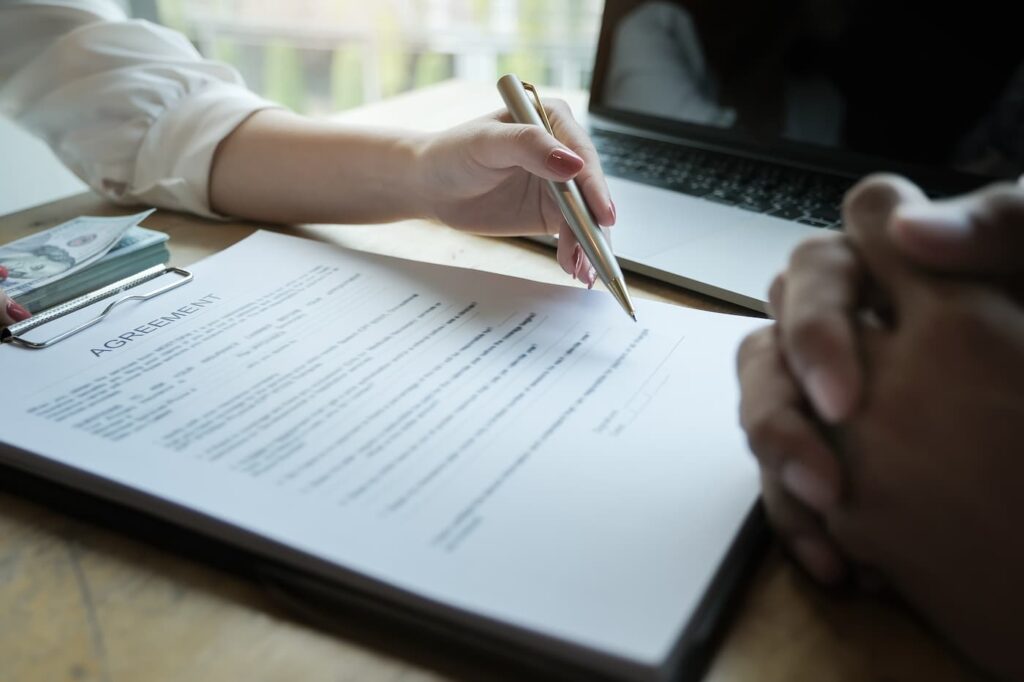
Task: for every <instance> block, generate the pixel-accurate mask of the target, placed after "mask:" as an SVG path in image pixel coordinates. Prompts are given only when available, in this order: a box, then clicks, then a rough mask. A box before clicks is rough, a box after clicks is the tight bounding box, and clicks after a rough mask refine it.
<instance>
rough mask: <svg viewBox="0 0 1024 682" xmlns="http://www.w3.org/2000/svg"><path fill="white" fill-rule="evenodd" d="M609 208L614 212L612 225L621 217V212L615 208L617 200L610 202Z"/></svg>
mask: <svg viewBox="0 0 1024 682" xmlns="http://www.w3.org/2000/svg"><path fill="white" fill-rule="evenodd" d="M608 210H609V211H611V212H612V225H614V224H615V221H617V220H618V219H619V214H618V212H617V211H616V210H615V202H614V201H613V202H611V203H610V204H608Z"/></svg>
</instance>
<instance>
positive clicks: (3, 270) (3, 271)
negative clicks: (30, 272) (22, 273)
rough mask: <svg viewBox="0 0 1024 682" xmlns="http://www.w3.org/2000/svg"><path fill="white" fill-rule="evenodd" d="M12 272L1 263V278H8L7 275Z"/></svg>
mask: <svg viewBox="0 0 1024 682" xmlns="http://www.w3.org/2000/svg"><path fill="white" fill-rule="evenodd" d="M10 274H11V273H10V272H9V271H8V270H7V268H5V267H4V266H2V265H0V280H5V279H7V276H8V275H10Z"/></svg>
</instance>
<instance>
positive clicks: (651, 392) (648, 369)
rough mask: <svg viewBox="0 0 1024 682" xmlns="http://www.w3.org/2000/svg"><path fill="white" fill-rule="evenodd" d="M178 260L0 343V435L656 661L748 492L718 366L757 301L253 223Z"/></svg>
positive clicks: (488, 618)
mask: <svg viewBox="0 0 1024 682" xmlns="http://www.w3.org/2000/svg"><path fill="white" fill-rule="evenodd" d="M193 271H194V274H195V279H194V281H193V282H191V283H189V284H188V285H186V286H183V287H180V288H178V289H176V290H174V291H172V292H170V293H167V294H164V295H162V296H160V297H158V298H154V299H152V300H149V301H146V302H143V303H126V304H124V305H122V306H119V307H118V308H116V309H115V311H114V312H112V313H111V315H110V316H109V317H107V318H106V319H105V320H104V321H103V322H101V323H100V324H98V325H96V326H95V327H92V328H90V329H88V330H87V331H85V332H83V333H81V334H78V335H76V336H74V337H71V338H69V339H68V340H66V341H64V342H61V343H60V344H58V345H56V346H54V347H52V348H50V349H46V350H42V351H29V350H24V349H21V348H17V347H11V346H4V347H0V371H2V372H3V376H4V390H5V393H6V395H5V398H4V408H3V410H2V411H0V441H2V442H3V443H4V446H2V447H0V461H2V462H4V463H6V464H8V465H13V466H18V467H22V468H25V469H28V470H31V471H34V472H37V473H41V474H43V475H46V476H49V477H51V478H60V479H63V480H65V481H73V482H74V483H75V484H76V485H80V486H83V487H87V488H90V489H91V490H92V491H93V492H96V493H99V494H103V495H107V496H110V497H114V498H117V499H119V500H121V501H127V502H128V503H130V504H133V505H135V506H144V507H147V508H149V509H150V510H151V511H154V512H155V513H159V514H162V515H164V516H167V517H169V518H171V519H172V520H175V521H178V522H181V523H185V524H188V525H192V526H197V527H201V528H202V529H203V530H204V531H205V532H209V533H213V534H215V535H218V536H220V537H222V538H223V539H225V540H228V541H231V542H235V543H238V544H242V545H244V546H246V547H247V548H249V549H254V550H256V551H258V552H261V553H264V554H268V555H272V556H276V557H278V558H282V559H284V560H285V561H288V562H290V563H293V564H295V565H297V566H301V567H302V568H304V569H305V570H311V571H314V572H316V573H318V574H321V575H323V576H325V577H328V578H332V579H338V580H340V581H342V582H345V583H347V584H352V585H358V586H359V587H360V588H361V589H364V590H370V591H372V592H376V593H380V594H381V595H388V596H389V598H393V599H399V600H403V599H404V600H407V601H408V602H409V603H415V604H417V605H418V607H419V608H428V609H433V610H436V611H437V612H438V613H443V614H444V616H445V617H447V618H452V619H455V620H461V621H463V622H467V623H472V624H474V627H480V628H483V629H487V628H490V629H492V630H493V631H495V632H501V633H502V636H505V637H509V638H511V639H516V640H521V641H523V642H526V643H529V645H531V646H536V647H539V648H541V649H544V650H547V651H554V652H558V654H559V655H563V656H565V655H569V656H573V657H576V658H577V659H579V660H588V661H595V660H596V661H601V664H602V666H604V667H605V669H608V670H613V671H615V672H616V674H621V675H623V676H625V677H630V678H635V679H655V678H657V677H658V676H659V675H660V674H662V673H663V672H664V666H665V665H666V661H667V660H669V659H670V658H671V655H672V652H673V649H674V647H675V646H677V644H678V640H679V637H680V633H681V632H682V631H683V629H684V627H685V626H686V624H687V622H688V620H689V619H690V618H691V616H692V614H693V611H694V609H695V607H696V605H697V603H698V602H699V601H700V599H701V597H702V595H703V594H704V592H705V590H706V589H707V587H708V584H709V582H710V580H711V578H712V576H713V574H714V572H715V571H716V569H717V567H718V566H719V564H720V563H721V561H722V559H723V557H724V555H725V553H726V551H727V549H728V548H729V546H730V544H731V543H732V541H733V539H734V537H735V535H736V533H737V530H738V529H739V528H740V527H741V525H742V524H743V521H744V519H745V518H746V517H747V515H748V513H749V511H750V509H751V507H752V505H753V503H754V502H755V500H756V498H757V494H758V475H757V468H756V465H755V463H754V460H753V458H752V457H751V456H750V454H749V452H748V451H747V448H746V445H745V440H744V437H743V434H742V432H741V430H740V428H739V426H738V424H737V402H738V388H737V382H736V379H735V371H734V367H733V365H734V356H735V351H736V348H737V345H738V343H739V341H740V339H741V338H742V337H743V336H744V335H745V334H746V333H748V332H749V331H751V330H752V329H754V328H755V327H756V326H757V325H759V324H763V322H762V321H759V320H754V319H748V318H741V317H732V316H725V315H715V314H711V313H705V312H700V311H695V310H687V309H682V308H678V307H675V306H670V305H664V304H657V303H651V302H642V301H641V302H640V303H639V309H638V318H639V323H634V322H633V321H632V320H630V319H629V318H628V317H627V316H626V315H623V313H622V311H621V310H620V309H619V307H618V305H617V304H616V303H615V301H614V299H613V298H612V297H611V296H609V295H607V294H602V293H599V292H588V291H585V290H582V289H577V288H569V287H558V286H551V285H545V284H539V283H535V282H530V281H525V280H519V279H515V278H510V277H502V276H497V275H492V274H486V273H480V272H475V271H469V270H462V269H456V268H448V267H441V266H435V265H429V264H423V263H417V262H409V261H404V260H398V259H390V258H384V257H379V256H374V255H369V254H364V253H358V252H351V251H346V250H343V249H339V248H335V247H332V246H329V245H326V244H323V243H318V242H313V241H309V240H304V239H300V238H296V237H290V236H284V235H280V234H274V233H269V232H259V233H257V234H255V235H253V236H252V237H250V238H249V239H247V240H245V241H243V242H241V243H239V244H237V245H235V246H234V247H232V248H230V249H227V250H226V251H223V252H221V253H219V254H217V255H215V256H213V257H211V258H208V259H207V260H205V261H203V262H202V263H200V264H198V265H197V266H195V267H194V268H193ZM102 305H103V304H99V306H96V307H94V308H91V309H86V310H82V311H79V312H78V313H75V314H74V315H72V316H69V317H68V318H64V319H62V320H61V321H60V322H54V323H51V325H48V326H47V327H43V328H40V329H38V330H35V331H33V332H32V333H31V334H30V338H33V337H32V336H31V335H32V334H34V335H36V336H37V337H38V338H42V337H46V336H50V335H52V334H54V333H56V332H59V331H61V329H62V327H63V326H67V327H70V326H72V325H74V324H76V323H77V322H80V321H81V320H83V319H86V318H89V317H91V316H93V315H95V314H96V312H97V309H98V308H99V307H101V306H102ZM659 671H660V672H659Z"/></svg>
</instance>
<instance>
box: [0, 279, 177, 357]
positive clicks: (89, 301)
mask: <svg viewBox="0 0 1024 682" xmlns="http://www.w3.org/2000/svg"><path fill="white" fill-rule="evenodd" d="M167 274H174V275H177V276H178V278H179V279H178V280H177V281H174V282H171V283H170V284H165V285H164V286H162V287H159V288H157V289H153V290H152V291H148V292H146V293H143V294H131V295H128V296H122V297H121V298H118V299H117V300H115V301H113V302H111V303H110V304H109V305H108V306H107V307H106V308H104V309H103V310H102V311H101V312H100V314H99V315H97V316H96V317H93V318H92V319H90V320H87V321H86V322H83V323H82V324H79V325H77V326H75V327H73V328H72V329H68V330H67V331H63V332H61V333H60V334H57V335H56V336H53V337H50V338H48V339H46V340H45V341H30V340H28V339H26V338H24V336H23V334H27V333H28V332H30V331H32V330H33V329H37V328H39V327H42V326H43V325H46V324H49V323H51V322H54V321H55V320H59V319H61V318H63V317H66V316H68V315H70V314H71V313H74V312H76V311H78V310H82V309H83V308H87V307H89V306H91V305H93V304H94V303H98V302H100V301H103V300H106V299H108V298H111V297H113V296H117V295H118V294H121V293H124V292H125V291H130V290H132V289H134V288H135V287H138V286H141V285H143V284H145V283H146V282H150V281H152V280H154V279H157V278H159V277H163V276H164V275H167ZM193 279H195V277H194V275H193V274H192V273H191V272H189V271H188V270H184V269H182V268H177V267H174V266H171V265H154V266H153V267H151V268H147V269H145V270H143V271H142V272H139V273H137V274H135V275H131V276H130V277H125V278H124V279H121V280H118V281H116V282H114V283H112V284H108V285H107V286H105V287H101V288H99V289H97V290H95V291H92V292H90V293H88V294H84V295H82V296H79V297H78V298H74V299H72V300H70V301H67V302H65V303H61V304H60V305H57V306H54V307H52V308H49V309H47V310H44V311H42V312H40V313H38V314H36V315H33V316H32V317H30V318H28V319H27V320H23V321H21V322H16V323H14V324H12V325H10V326H9V327H6V328H4V329H0V343H10V344H13V345H16V346H20V347H22V348H27V349H29V350H42V349H43V348H49V347H50V346H53V345H56V344H58V343H60V342H61V341H63V340H65V339H68V338H71V337H72V336H74V335H75V334H78V333H79V332H82V331H85V330H86V329H88V328H89V327H92V326H93V325H96V324H98V323H99V322H101V321H102V320H103V319H104V318H105V317H107V315H109V314H110V313H111V311H113V310H114V308H116V307H117V306H119V305H121V304H122V303H127V302H128V301H148V300H150V299H153V298H156V297H157V296H160V295H161V294H166V293H167V292H168V291H172V290H174V289H177V288H178V287H181V286H184V285H186V284H188V283H189V282H191V281H192V280H193Z"/></svg>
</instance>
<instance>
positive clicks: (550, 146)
mask: <svg viewBox="0 0 1024 682" xmlns="http://www.w3.org/2000/svg"><path fill="white" fill-rule="evenodd" d="M544 106H545V107H546V108H547V111H548V114H549V116H550V119H551V125H552V127H553V128H554V131H555V135H554V136H552V135H550V134H548V132H547V131H546V130H544V129H543V128H540V127H538V126H533V125H521V124H515V123H510V120H511V119H510V117H509V115H508V113H507V112H504V111H502V112H496V113H494V114H491V115H490V116H485V117H483V118H479V119H476V120H474V121H470V122H469V123H465V124H463V125H461V126H458V127H456V128H452V129H451V130H447V131H445V132H443V133H440V134H438V135H435V136H431V137H429V138H427V140H426V142H425V144H424V147H423V149H422V154H421V156H420V164H419V165H420V171H421V174H422V175H421V182H422V186H423V190H422V192H421V194H422V196H424V197H428V205H429V206H430V208H429V209H428V210H429V211H430V213H431V214H432V217H434V218H436V219H438V220H440V221H441V222H444V223H447V224H448V225H451V226H453V227H456V228H458V229H462V230H469V231H473V232H480V233H482V234H491V235H524V234H543V233H547V234H552V235H554V234H557V235H558V236H559V238H558V262H559V264H560V265H561V266H562V268H563V269H564V270H565V271H566V272H567V273H569V274H570V275H573V276H574V277H576V278H578V279H580V280H581V281H583V282H584V283H586V284H587V285H588V286H592V285H593V284H594V280H595V275H594V270H593V268H592V267H591V265H590V263H589V261H587V257H586V256H585V255H583V252H582V250H581V249H580V247H579V244H578V243H577V241H576V238H575V237H574V236H573V234H572V232H571V231H570V230H569V226H568V224H567V223H566V222H565V218H563V217H562V214H561V212H560V211H559V209H558V206H557V204H556V203H555V200H554V199H553V198H552V197H551V195H550V193H549V192H548V188H547V184H546V183H545V182H544V180H556V181H560V182H564V181H566V180H569V179H571V178H575V179H576V181H577V183H579V186H580V190H581V191H582V192H583V196H584V198H585V199H586V201H587V204H589V206H590V208H591V210H592V211H593V213H594V216H595V217H596V218H597V221H598V223H599V224H601V225H602V226H605V227H610V226H611V225H613V224H614V223H615V206H614V204H613V203H612V200H611V196H610V194H609V192H608V185H607V183H606V182H605V179H604V174H603V173H602V172H601V162H600V161H599V160H598V156H597V152H596V151H595V150H594V146H593V144H591V142H590V138H589V137H588V136H587V134H586V133H585V132H584V131H583V129H582V128H581V127H580V126H579V124H577V123H576V121H575V120H574V119H573V117H572V112H571V111H570V110H569V107H568V105H567V104H566V103H565V102H562V101H560V100H550V101H546V102H545V103H544Z"/></svg>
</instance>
